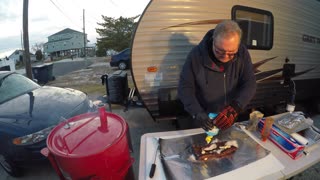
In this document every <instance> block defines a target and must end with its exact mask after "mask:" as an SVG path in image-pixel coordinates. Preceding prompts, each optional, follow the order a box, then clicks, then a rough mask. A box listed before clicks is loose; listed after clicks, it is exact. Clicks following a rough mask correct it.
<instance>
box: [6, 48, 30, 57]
mask: <svg viewBox="0 0 320 180" xmlns="http://www.w3.org/2000/svg"><path fill="white" fill-rule="evenodd" d="M17 51H18V52H22V53H23V52H24V50H21V49H17V50H15V51H13V53H11V54H10V56H8V57H11V56H12V55H14V54H15V53H16V52H17ZM29 53H30V55H34V54H32V53H31V52H29Z"/></svg>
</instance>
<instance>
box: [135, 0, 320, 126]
mask: <svg viewBox="0 0 320 180" xmlns="http://www.w3.org/2000/svg"><path fill="white" fill-rule="evenodd" d="M319 10H320V1H319V0H309V1H298V0H294V1H292V0H283V1H277V0H270V1H258V0H250V1H249V0H239V1H235V0H228V1H219V0H199V1H188V0H151V1H150V3H149V4H148V6H147V7H146V9H145V10H144V12H143V14H142V16H141V18H140V20H139V23H138V26H137V28H136V31H135V35H134V39H133V42H132V62H131V65H132V68H131V73H132V76H133V79H134V84H135V88H136V90H137V91H138V92H139V95H140V97H141V99H142V100H143V102H144V105H145V107H146V108H147V110H148V111H149V112H150V114H151V115H152V117H153V118H154V119H155V120H156V121H160V120H164V119H171V120H173V119H177V118H179V116H180V115H183V114H184V112H183V107H182V106H181V103H180V101H179V100H178V98H177V86H178V82H179V74H180V72H181V70H182V66H183V64H184V62H185V60H186V57H187V55H188V53H189V51H190V50H191V49H192V48H193V47H194V46H195V45H197V44H198V43H199V42H200V41H201V40H202V38H203V36H204V35H205V34H206V32H207V31H208V30H210V29H213V28H214V27H215V26H216V25H217V24H218V23H219V22H221V21H223V20H226V19H232V20H235V21H237V22H238V24H239V25H240V27H241V29H242V30H243V37H242V43H244V44H245V45H246V46H247V48H248V49H249V52H250V54H251V58H252V62H253V64H254V70H255V73H256V78H257V92H256V95H255V97H254V98H253V100H252V101H251V103H250V104H249V105H248V106H247V109H248V111H249V110H250V109H252V108H255V109H257V108H258V109H259V108H261V109H264V110H266V109H268V108H269V109H272V110H275V109H279V107H282V106H283V105H286V104H287V103H288V102H290V101H295V102H302V101H308V100H312V102H311V101H310V103H313V102H315V103H319V92H320V67H319V63H320V24H319V22H320V11H319ZM294 97H295V99H294ZM280 109H281V108H280ZM283 110H284V111H285V108H284V109H283Z"/></svg>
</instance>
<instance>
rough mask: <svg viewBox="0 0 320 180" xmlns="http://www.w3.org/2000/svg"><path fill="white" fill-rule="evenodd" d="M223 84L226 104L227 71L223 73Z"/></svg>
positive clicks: (225, 103)
mask: <svg viewBox="0 0 320 180" xmlns="http://www.w3.org/2000/svg"><path fill="white" fill-rule="evenodd" d="M223 86H224V105H225V106H226V105H227V88H226V73H225V72H224V73H223Z"/></svg>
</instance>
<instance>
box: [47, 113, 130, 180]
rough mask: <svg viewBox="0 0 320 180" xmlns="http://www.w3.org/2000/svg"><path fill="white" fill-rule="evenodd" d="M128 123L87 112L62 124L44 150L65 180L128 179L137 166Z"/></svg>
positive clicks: (52, 133)
mask: <svg viewBox="0 0 320 180" xmlns="http://www.w3.org/2000/svg"><path fill="white" fill-rule="evenodd" d="M127 131H128V125H127V123H126V122H125V120H124V119H123V118H122V117H120V116H118V115H116V114H113V113H109V112H105V110H104V108H101V109H99V113H87V114H82V115H79V116H75V117H73V118H71V119H68V120H67V121H66V122H63V123H60V124H59V125H58V126H56V127H55V128H54V129H53V130H52V131H51V132H50V134H49V136H48V138H47V147H48V149H43V150H42V153H43V154H44V155H46V156H47V157H48V158H49V160H50V162H51V164H52V165H53V167H54V168H55V170H56V172H57V173H58V175H59V176H60V178H61V179H124V177H125V176H126V174H127V172H128V169H129V168H130V166H131V165H132V163H133V159H132V158H131V157H130V152H129V146H128V139H127V136H126V133H127Z"/></svg>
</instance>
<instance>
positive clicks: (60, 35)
mask: <svg viewBox="0 0 320 180" xmlns="http://www.w3.org/2000/svg"><path fill="white" fill-rule="evenodd" d="M84 42H86V44H85V45H86V46H87V42H88V40H87V35H85V40H84V34H83V33H82V32H79V31H76V30H73V29H70V28H66V29H64V30H62V31H59V32H57V33H55V34H53V35H51V36H49V37H48V42H47V43H45V44H44V52H45V53H46V54H48V55H50V56H51V57H63V56H71V55H72V56H74V57H78V56H83V54H84V53H83V47H84ZM88 49H91V47H87V48H86V51H88ZM86 54H87V53H86Z"/></svg>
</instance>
